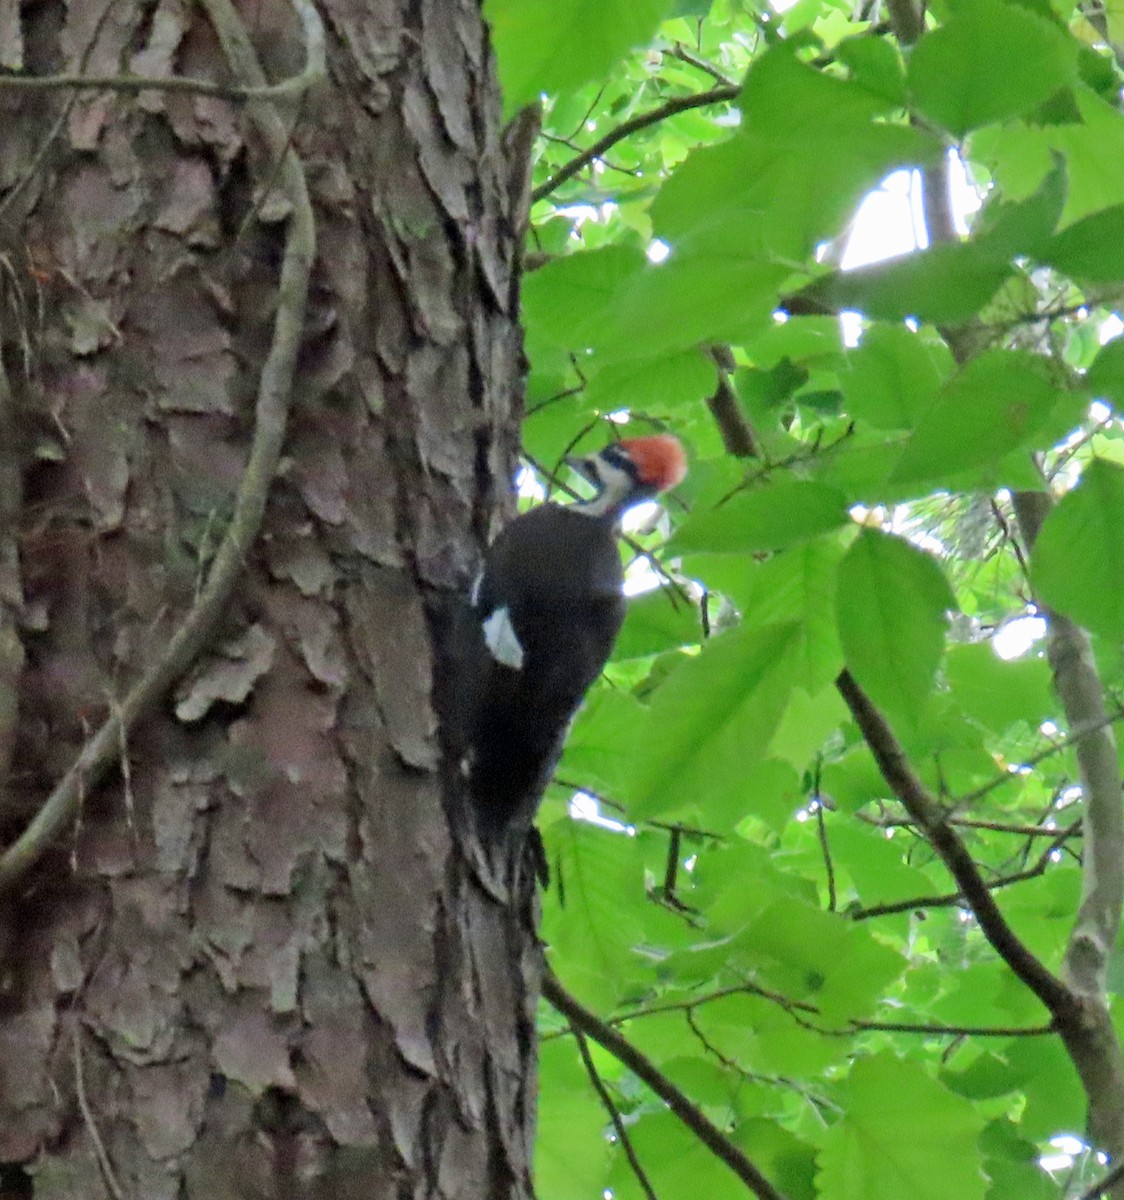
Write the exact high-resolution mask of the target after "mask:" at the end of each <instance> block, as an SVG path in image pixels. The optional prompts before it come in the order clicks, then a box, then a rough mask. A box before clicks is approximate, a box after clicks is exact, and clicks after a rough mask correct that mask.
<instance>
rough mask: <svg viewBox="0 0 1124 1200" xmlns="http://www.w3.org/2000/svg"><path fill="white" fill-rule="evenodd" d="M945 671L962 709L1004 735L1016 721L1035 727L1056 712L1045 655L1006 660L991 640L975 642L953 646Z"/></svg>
mask: <svg viewBox="0 0 1124 1200" xmlns="http://www.w3.org/2000/svg"><path fill="white" fill-rule="evenodd" d="M946 672H947V675H948V685H949V688H950V690H951V692H952V695H953V698H954V699H955V701H956V703H957V705H958V706H959V707H960V709H961V711H962V712H964V713H966V714H967V715H968V716H970V717H972V718H973V719H974V720H976V721H978V722H979V723H980V724H981V725H983V726H984V727H985V728H987V729H990V730H991V732H992V733H1005V732H1006V731H1007V729H1009V728H1010V727H1011V726H1012V725H1013V724H1014V723H1015V722H1016V721H1025V722H1026V723H1027V724H1028V725H1030V726H1031V727H1037V726H1038V724H1039V723H1040V722H1041V721H1043V720H1045V719H1046V717H1047V716H1049V715H1050V713H1051V712H1052V711H1053V707H1054V701H1053V696H1052V694H1051V691H1050V667H1049V664H1048V663H1047V662H1046V660H1045V659H1044V658H1024V659H1020V660H1018V661H1016V662H1007V661H1004V660H1003V659H1001V658H1000V657H999V655H998V654H996V653H995V648H994V647H993V646H992V644H991V643H990V642H975V643H973V644H971V645H966V646H953V647H952V648H951V649H950V650H949V652H948V662H947V665H946Z"/></svg>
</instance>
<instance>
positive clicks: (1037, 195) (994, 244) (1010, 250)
mask: <svg viewBox="0 0 1124 1200" xmlns="http://www.w3.org/2000/svg"><path fill="white" fill-rule="evenodd" d="M1065 199H1066V170H1065V162H1064V160H1063V159H1062V157H1061V156H1060V155H1057V154H1055V156H1054V167H1053V170H1051V171H1049V172H1048V173H1047V175H1046V177H1045V178H1044V179H1043V180H1042V183H1041V185H1040V186H1039V187H1038V190H1037V191H1035V192H1034V194H1033V195H1031V196H1028V197H1027V198H1026V199H1024V200H1014V201H1011V200H1003V201H1001V202H999V203H996V204H989V205H987V206H986V207H985V208H984V210H983V212H981V213H980V215H979V217H978V218H977V219H976V221H975V223H974V224H973V226H972V235H973V237H974V238H975V239H976V241H977V242H978V243H979V244H980V245H981V246H983V247H985V248H986V251H987V252H988V253H989V254H992V255H994V256H995V257H996V258H1011V257H1013V256H1014V255H1016V254H1023V255H1031V256H1035V257H1036V256H1037V255H1038V254H1039V253H1040V252H1041V251H1042V250H1043V249H1044V248H1045V247H1047V246H1048V245H1049V244H1050V239H1051V237H1052V235H1053V232H1054V230H1055V229H1056V228H1057V225H1058V221H1059V220H1060V218H1061V215H1062V210H1063V208H1064V207H1065Z"/></svg>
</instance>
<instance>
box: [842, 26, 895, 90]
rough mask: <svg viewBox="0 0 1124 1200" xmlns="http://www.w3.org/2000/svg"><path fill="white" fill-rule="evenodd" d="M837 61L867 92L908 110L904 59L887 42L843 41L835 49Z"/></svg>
mask: <svg viewBox="0 0 1124 1200" xmlns="http://www.w3.org/2000/svg"><path fill="white" fill-rule="evenodd" d="M835 58H836V59H837V61H839V62H841V63H843V64H844V65H845V66H846V67H848V68H849V69H850V72H851V78H852V79H854V81H855V82H856V83H857V84H859V85H860V86H861V87H862V88H864V89H865V90H866V91H868V92H872V93H873V94H874V95H875V96H877V97H878V98H879V99H880V100H884V101H886V102H887V103H889V104H892V105H893V106H894V107H895V108H904V107H905V103H906V87H905V72H904V70H903V69H902V60H901V55H900V54H899V53H898V52H897V50H896V49H895V48H894V46H893V45H892V44H891V42H890V41H889V40H888V39H887V38H882V37H876V36H874V35H873V34H860V35H859V36H858V37H849V38H844V39H843V40H842V41H841V42H840V43H839V45H838V46H836V47H835Z"/></svg>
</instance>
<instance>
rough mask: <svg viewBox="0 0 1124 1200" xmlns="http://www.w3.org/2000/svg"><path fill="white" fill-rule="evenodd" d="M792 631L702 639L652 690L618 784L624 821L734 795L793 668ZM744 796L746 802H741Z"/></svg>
mask: <svg viewBox="0 0 1124 1200" xmlns="http://www.w3.org/2000/svg"><path fill="white" fill-rule="evenodd" d="M795 642H796V627H795V626H793V625H791V624H786V625H777V626H772V627H769V628H765V629H745V628H742V629H737V630H734V631H733V632H731V633H726V634H723V635H722V636H721V637H717V638H714V639H712V640H711V641H709V642H708V643H707V644H706V645H705V646H704V648H703V652H702V653H701V654H700V655H699V656H698V657H697V658H692V659H688V660H687V661H686V662H684V663H683V665H682V666H680V667H678V668H677V669H676V670H675V671H673V672H672V674H671V675H669V676H668V678H667V680H666V681H665V682H664V683H663V684H662V685H661V686H660V687H659V688H658V689H657V691H656V693H655V696H654V698H653V700H652V704H651V706H650V709H649V719H648V721H647V723H646V730H647V735H648V736H647V741H646V744H645V747H644V754H643V755H642V756H638V758H637V760H636V762H635V766H634V770H633V773H632V777H631V778H630V779H629V780H628V781H627V782H626V798H627V800H628V812H629V817H630V818H631V819H633V820H639V819H641V818H648V817H654V816H656V815H658V814H660V813H666V812H668V811H671V810H674V809H683V808H686V809H688V811H699V810H701V811H702V813H703V814H704V820H705V813H706V802H707V799H708V797H710V796H711V795H712V794H715V795H717V797H718V800H717V801H716V802H718V803H720V802H721V797H722V796H723V795H724V794H726V793H728V792H730V791H731V790H733V791H735V792H741V791H742V779H743V776H744V772H745V771H747V770H748V769H749V768H750V767H752V766H754V765H755V764H756V763H758V762H760V761H761V760H762V759H763V758H764V757H765V752H766V750H767V748H768V746H769V742H770V740H771V738H772V736H773V732H774V731H775V729H776V727H777V724H778V723H779V721H780V719H781V715H782V713H783V712H784V707H785V704H786V703H787V700H788V694H789V691H790V689H791V687H792V677H793V674H794V670H795V662H794V657H793V648H794V645H795ZM749 799H750V797H746V801H747V804H748V801H749Z"/></svg>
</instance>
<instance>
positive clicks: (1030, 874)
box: [848, 820, 1081, 921]
mask: <svg viewBox="0 0 1124 1200" xmlns="http://www.w3.org/2000/svg"><path fill="white" fill-rule="evenodd" d="M1080 826H1081V821H1080V820H1077V821H1074V822H1073V823H1072V824H1070V825H1067V826H1066V827H1065V828H1064V829H1059V830H1057V831H1056V833H1055V836H1054V838H1053V840H1052V841H1051V842H1050V844H1049V845H1048V846H1047V847H1046V849H1045V850H1043V851H1042V853H1041V854H1040V855H1039V856H1038V860H1037V862H1035V864H1034V866H1033V867H1027V868H1026V869H1025V870H1023V871H1014V872H1012V873H1011V874H1010V875H1001V876H999V878H998V879H988V880H984V887H986V888H987V889H988V891H992V892H994V891H998V890H999V889H1000V888H1005V887H1010V886H1011V885H1012V884H1015V883H1026V881H1027V880H1028V879H1037V878H1038V877H1039V876H1040V875H1044V874H1045V873H1046V868H1047V867H1048V866H1049V865H1050V863H1051V861H1052V860H1053V855H1054V854H1055V853H1056V852H1057V851H1058V850H1059V849H1060V848H1061V847H1062V846H1063V845H1064V844H1065V842H1067V841H1068V840H1069V839H1070V838H1071V837H1073V836H1074V834H1075V833H1076V832H1077V830H1078V829H1079V828H1080ZM967 903H968V898H967V896H966V895H965V894H964V892H962V891H960V892H944V893H942V894H941V895H938V896H914V897H912V898H911V899H909V900H895V901H894V902H893V903H890V904H872V905H871V906H870V907H869V908H860V909H856V910H855V911H853V912H851V913H850V914H848V915H849V916H850V918H851V920H852V921H869V920H870V919H871V918H872V917H887V916H891V915H892V914H893V913H902V912H912V911H913V910H914V909H918V908H953V907H955V906H958V905H960V906H962V905H965V904H967Z"/></svg>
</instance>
